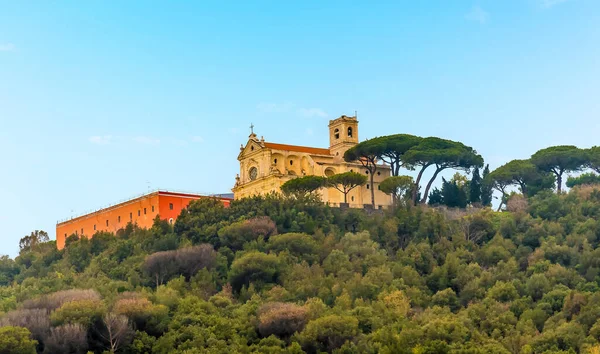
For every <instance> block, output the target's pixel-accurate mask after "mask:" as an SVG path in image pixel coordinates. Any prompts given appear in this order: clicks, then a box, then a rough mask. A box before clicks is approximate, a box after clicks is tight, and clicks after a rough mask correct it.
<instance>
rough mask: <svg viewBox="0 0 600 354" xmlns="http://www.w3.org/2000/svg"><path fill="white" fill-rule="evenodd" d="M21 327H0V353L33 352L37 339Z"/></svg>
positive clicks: (19, 353)
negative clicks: (32, 337)
mask: <svg viewBox="0 0 600 354" xmlns="http://www.w3.org/2000/svg"><path fill="white" fill-rule="evenodd" d="M30 335H31V333H29V330H27V328H22V327H13V326H8V327H0V354H35V346H36V344H37V341H35V340H33V339H31V338H30Z"/></svg>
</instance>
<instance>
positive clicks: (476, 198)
mask: <svg viewBox="0 0 600 354" xmlns="http://www.w3.org/2000/svg"><path fill="white" fill-rule="evenodd" d="M469 203H471V204H473V203H481V176H480V175H479V167H477V166H475V169H474V170H473V177H471V181H469Z"/></svg>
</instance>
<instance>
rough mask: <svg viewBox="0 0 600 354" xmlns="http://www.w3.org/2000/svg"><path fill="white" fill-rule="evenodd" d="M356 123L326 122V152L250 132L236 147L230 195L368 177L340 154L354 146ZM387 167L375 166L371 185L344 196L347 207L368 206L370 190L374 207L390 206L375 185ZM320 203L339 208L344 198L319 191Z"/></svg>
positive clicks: (347, 120)
mask: <svg viewBox="0 0 600 354" xmlns="http://www.w3.org/2000/svg"><path fill="white" fill-rule="evenodd" d="M358 141H359V140H358V120H357V118H356V117H348V116H341V117H339V118H337V119H334V120H331V121H329V148H314V147H307V146H296V145H287V144H279V143H271V142H267V141H265V140H264V138H262V137H261V138H260V139H258V137H257V135H256V134H255V133H254V131H252V133H251V134H250V136H249V138H248V142H247V143H246V145H245V146H244V145H242V146H241V147H240V150H241V151H240V154H239V155H238V161H239V162H240V173H239V174H238V175H237V176H236V182H235V186H234V187H233V189H232V191H233V193H234V196H235V199H241V198H245V197H250V196H254V195H264V194H269V193H272V192H276V193H279V192H280V188H281V185H282V184H284V183H285V182H287V181H289V180H291V179H293V178H297V177H301V176H308V175H314V176H325V177H329V176H333V175H334V174H338V173H344V172H350V171H352V172H358V173H362V174H365V175H367V177H369V176H368V173H369V172H368V171H367V170H366V168H364V167H363V166H362V165H361V164H360V162H358V161H355V162H346V161H344V153H345V152H346V150H348V149H350V148H351V147H353V146H354V145H356V144H358ZM390 174H391V170H390V167H389V166H388V165H385V164H380V165H378V166H377V172H376V174H375V176H374V184H373V185H371V184H370V182H369V181H368V182H367V184H366V185H364V186H361V187H356V188H354V189H353V190H352V191H351V192H350V193H349V194H348V204H349V205H350V207H354V208H359V207H360V208H362V207H364V206H365V205H371V188H373V189H374V191H375V207H376V208H385V207H387V206H389V205H391V204H392V200H391V197H390V196H389V195H386V194H385V193H383V192H381V191H380V190H379V188H378V187H379V183H381V181H383V180H384V179H386V178H387V177H389V176H390ZM319 195H320V196H321V198H322V200H323V202H325V203H328V204H330V205H332V206H339V204H340V203H343V202H344V195H343V193H341V192H340V191H338V190H337V189H335V188H322V189H321V190H320V191H319Z"/></svg>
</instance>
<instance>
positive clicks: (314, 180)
mask: <svg viewBox="0 0 600 354" xmlns="http://www.w3.org/2000/svg"><path fill="white" fill-rule="evenodd" d="M326 185H327V178H326V177H321V176H312V175H309V176H303V177H298V178H294V179H291V180H289V181H287V182H285V183H284V184H283V185H282V186H281V191H282V192H283V193H285V194H288V195H292V196H294V197H296V198H306V197H308V196H309V195H310V194H311V193H313V192H315V191H317V190H319V189H321V188H323V187H325V186H326Z"/></svg>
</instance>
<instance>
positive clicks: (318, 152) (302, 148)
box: [264, 143, 331, 155]
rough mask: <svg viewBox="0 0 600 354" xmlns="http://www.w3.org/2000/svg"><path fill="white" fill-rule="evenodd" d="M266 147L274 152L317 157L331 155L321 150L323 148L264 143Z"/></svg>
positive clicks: (326, 150) (327, 150)
mask: <svg viewBox="0 0 600 354" xmlns="http://www.w3.org/2000/svg"><path fill="white" fill-rule="evenodd" d="M264 144H265V147H268V148H269V149H274V150H284V151H296V152H305V153H309V154H315V155H331V153H330V152H329V149H321V148H313V147H308V146H297V145H286V144H276V143H264Z"/></svg>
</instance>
